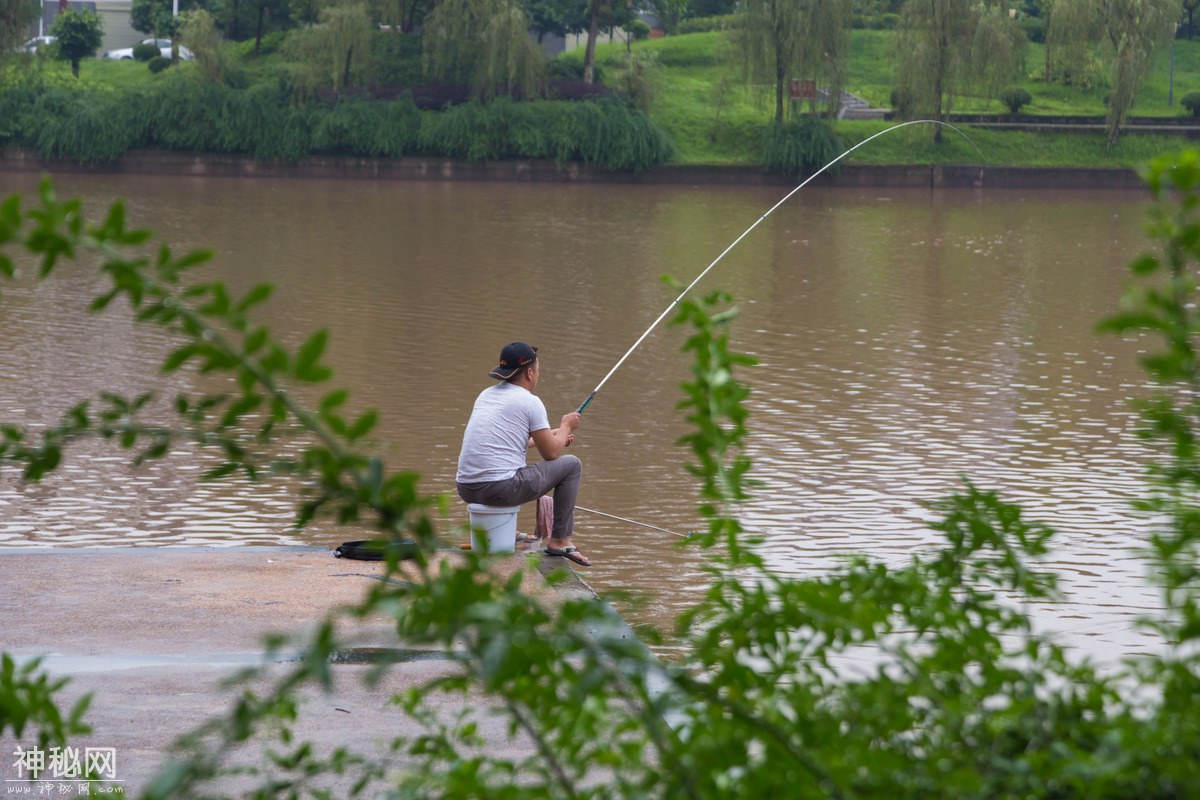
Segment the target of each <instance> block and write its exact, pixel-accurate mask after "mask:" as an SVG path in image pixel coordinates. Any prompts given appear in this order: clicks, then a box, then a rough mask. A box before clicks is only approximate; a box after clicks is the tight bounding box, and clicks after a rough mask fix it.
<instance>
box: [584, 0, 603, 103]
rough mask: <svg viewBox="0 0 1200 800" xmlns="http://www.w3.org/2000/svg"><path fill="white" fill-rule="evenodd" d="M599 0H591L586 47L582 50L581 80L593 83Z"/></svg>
mask: <svg viewBox="0 0 1200 800" xmlns="http://www.w3.org/2000/svg"><path fill="white" fill-rule="evenodd" d="M600 2H601V0H592V7H591V14H590V15H589V16H590V19H589V20H588V38H587V47H586V48H585V49H584V51H583V82H584V83H593V76H594V75H595V69H594V66H595V63H596V38H597V37H598V36H599V35H600Z"/></svg>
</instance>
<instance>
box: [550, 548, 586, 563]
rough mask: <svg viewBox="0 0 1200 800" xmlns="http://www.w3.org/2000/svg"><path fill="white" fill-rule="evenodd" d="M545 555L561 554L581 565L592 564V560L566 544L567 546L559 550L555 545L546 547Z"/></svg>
mask: <svg viewBox="0 0 1200 800" xmlns="http://www.w3.org/2000/svg"><path fill="white" fill-rule="evenodd" d="M546 555H548V556H562V557H563V558H565V559H567V560H568V561H574V562H575V563H576V564H578V565H579V566H581V567H590V566H591V565H592V562H591V561H589V560H588V557H587V556H585V555H584V554H583V553H581V552H579V550H577V549H576V548H574V547H569V546H568V547H564V548H562V549H561V550H560V549H558V548H557V547H547V548H546Z"/></svg>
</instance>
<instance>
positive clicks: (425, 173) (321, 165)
mask: <svg viewBox="0 0 1200 800" xmlns="http://www.w3.org/2000/svg"><path fill="white" fill-rule="evenodd" d="M5 171H7V172H50V173H56V172H63V173H66V172H73V173H97V174H123V175H186V176H193V177H243V178H258V177H262V178H339V179H362V180H394V181H402V180H442V181H501V182H516V183H625V184H628V183H635V184H668V185H669V184H682V185H689V186H794V185H795V184H796V183H797V180H796V178H794V177H788V176H783V175H776V174H771V173H766V172H763V171H762V170H761V169H760V168H758V167H755V166H747V165H712V166H705V165H683V164H662V165H660V166H658V167H655V168H654V169H652V170H649V171H647V172H644V173H641V174H634V173H632V172H609V171H606V170H602V169H596V168H593V167H587V166H584V165H581V164H567V165H564V166H562V167H559V166H558V165H557V164H555V163H554V162H553V161H529V160H525V161H456V160H452V159H437V158H395V159H386V158H358V157H352V156H321V157H310V158H304V159H301V160H299V161H296V162H281V161H256V160H255V159H253V158H252V157H249V156H236V155H228V154H220V153H178V152H169V151H157V150H142V151H136V152H133V153H130V154H128V155H127V156H125V157H124V158H122V159H120V160H119V161H116V162H114V163H112V164H79V163H75V162H71V161H48V160H45V159H42V158H41V157H40V156H38V154H37V153H36V152H34V151H32V150H21V149H13V148H8V149H4V150H0V172H5ZM814 184H815V185H820V186H832V187H842V186H852V187H887V188H946V189H949V188H972V189H986V188H994V189H999V188H1006V189H1122V190H1128V189H1142V188H1143V184H1142V181H1141V179H1140V178H1138V176H1137V173H1136V172H1135V171H1134V170H1132V169H1091V168H1071V167H992V166H980V165H971V164H895V165H889V164H878V165H876V164H847V165H844V166H843V167H842V168H841V169H840V171H839V172H838V173H837V174H836V175H829V174H828V173H826V174H823V175H820V176H819V177H818V178H817V179H816V180H815V181H814Z"/></svg>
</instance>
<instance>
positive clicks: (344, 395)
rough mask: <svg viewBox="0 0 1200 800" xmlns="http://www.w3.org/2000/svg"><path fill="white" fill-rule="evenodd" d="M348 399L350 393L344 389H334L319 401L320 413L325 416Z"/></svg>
mask: <svg viewBox="0 0 1200 800" xmlns="http://www.w3.org/2000/svg"><path fill="white" fill-rule="evenodd" d="M349 398H350V392H348V391H346V390H345V389H335V390H334V391H332V392H330V393H329V394H327V395H325V397H324V398H323V399H322V400H321V413H322V414H327V413H329V412H330V411H333V410H334V409H335V408H338V407H340V406H341V405H343V404H344V403H345V402H346V400H348V399H349Z"/></svg>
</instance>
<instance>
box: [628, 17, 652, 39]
mask: <svg viewBox="0 0 1200 800" xmlns="http://www.w3.org/2000/svg"><path fill="white" fill-rule="evenodd" d="M622 27H624V28H625V32H626V33H627V34H629V35H630V36H631V37H633V38H634V39H635V40H636V39H645V38H646V37H648V36H649V35H650V26H649V25H648V24H646V22H645V21H644V20H640V19H631V20H629V22H626V23H625V24H624V25H623V26H622Z"/></svg>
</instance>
